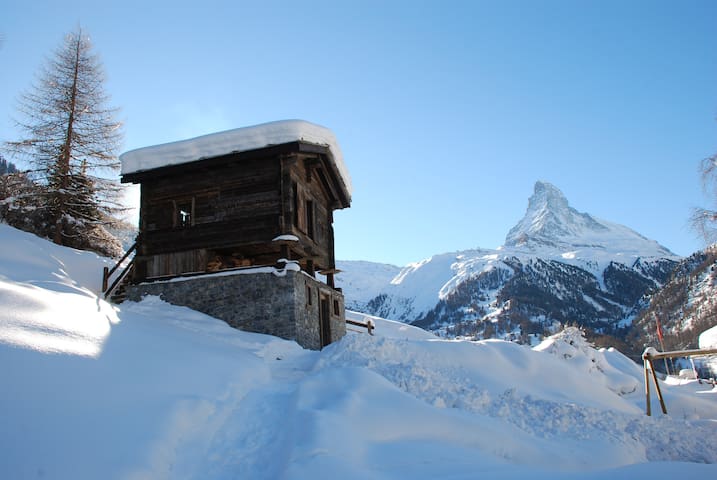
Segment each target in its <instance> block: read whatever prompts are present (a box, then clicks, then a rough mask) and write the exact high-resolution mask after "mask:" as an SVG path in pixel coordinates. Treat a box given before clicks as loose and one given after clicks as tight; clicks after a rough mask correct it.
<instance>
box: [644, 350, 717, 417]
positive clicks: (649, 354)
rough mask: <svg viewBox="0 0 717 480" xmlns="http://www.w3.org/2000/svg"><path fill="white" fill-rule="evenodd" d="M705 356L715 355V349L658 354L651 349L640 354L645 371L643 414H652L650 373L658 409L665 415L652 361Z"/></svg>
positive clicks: (663, 400) (665, 410) (665, 411)
mask: <svg viewBox="0 0 717 480" xmlns="http://www.w3.org/2000/svg"><path fill="white" fill-rule="evenodd" d="M705 355H717V348H706V349H699V350H675V351H672V352H658V351H657V350H655V349H654V348H652V347H649V348H647V349H645V351H644V352H643V354H642V362H643V368H644V371H645V402H646V405H645V413H646V414H647V415H648V416H650V415H651V414H652V411H651V409H650V372H651V373H652V379H653V380H654V382H655V390H656V391H657V398H659V399H660V407H662V413H664V414H665V415H667V407H666V406H665V399H664V398H663V397H662V390H660V383H659V382H658V381H657V373H655V364H654V363H653V362H654V360H660V359H663V358H680V357H701V356H705Z"/></svg>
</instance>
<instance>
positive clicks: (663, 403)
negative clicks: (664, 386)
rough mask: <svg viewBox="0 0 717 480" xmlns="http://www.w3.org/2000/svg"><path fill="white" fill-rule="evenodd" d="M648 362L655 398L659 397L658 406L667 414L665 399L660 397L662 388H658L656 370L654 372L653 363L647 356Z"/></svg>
mask: <svg viewBox="0 0 717 480" xmlns="http://www.w3.org/2000/svg"><path fill="white" fill-rule="evenodd" d="M647 361H648V362H650V370H652V378H653V379H654V380H655V390H657V398H659V399H660V407H662V413H664V414H665V415H667V407H666V406H665V399H663V398H662V390H660V383H659V382H658V381H657V372H655V365H654V364H653V363H652V359H651V358H649V357H648V358H647Z"/></svg>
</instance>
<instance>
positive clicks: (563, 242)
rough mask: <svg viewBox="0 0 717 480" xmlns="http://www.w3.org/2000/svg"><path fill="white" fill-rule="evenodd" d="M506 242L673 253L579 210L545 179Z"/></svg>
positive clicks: (512, 244) (528, 246)
mask: <svg viewBox="0 0 717 480" xmlns="http://www.w3.org/2000/svg"><path fill="white" fill-rule="evenodd" d="M505 245H506V246H510V247H522V248H528V249H530V250H535V249H536V248H544V247H548V248H558V249H561V250H565V249H579V248H599V249H605V250H611V251H612V250H615V251H621V252H625V253H627V252H636V251H639V252H645V253H647V252H654V254H655V255H672V253H671V252H670V251H669V250H668V249H666V248H665V247H663V246H661V245H659V244H658V243H657V242H655V241H653V240H649V239H647V238H645V237H643V236H642V235H640V234H638V233H637V232H635V231H634V230H631V229H629V228H627V227H625V226H622V225H618V224H615V223H611V222H607V221H604V220H599V219H596V218H595V217H593V216H591V215H590V214H588V213H582V212H579V211H577V210H576V209H574V208H573V207H571V206H570V204H569V203H568V199H567V198H566V197H565V195H563V192H561V191H560V189H558V188H557V187H556V186H554V185H552V184H550V183H548V182H544V181H538V182H536V183H535V187H534V189H533V195H532V196H531V197H530V199H529V200H528V209H527V210H526V212H525V216H523V218H522V220H520V221H519V222H518V224H517V225H515V226H514V227H513V228H512V229H511V230H510V231H509V232H508V235H507V236H506V239H505Z"/></svg>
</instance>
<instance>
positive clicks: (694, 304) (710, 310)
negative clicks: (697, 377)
mask: <svg viewBox="0 0 717 480" xmlns="http://www.w3.org/2000/svg"><path fill="white" fill-rule="evenodd" d="M648 300H649V304H648V305H647V308H645V309H644V310H643V311H641V312H640V314H639V315H638V316H637V317H636V318H635V321H634V322H633V323H634V328H633V330H632V331H631V336H632V337H633V339H634V340H633V342H634V343H637V344H643V345H644V344H651V345H659V339H658V338H657V322H658V321H659V322H660V327H661V329H662V332H663V338H664V345H665V349H667V350H684V349H692V348H698V337H699V335H700V334H701V333H702V332H704V331H705V330H707V329H709V328H711V327H714V326H715V325H717V246H714V245H713V246H711V247H709V248H707V249H705V250H703V251H700V252H697V253H695V254H693V255H690V256H689V257H688V258H685V259H683V260H682V261H681V262H680V263H679V264H678V265H677V267H676V268H675V269H674V271H673V272H672V274H671V275H670V277H669V278H668V280H667V282H666V283H665V285H664V286H663V288H662V289H660V290H659V291H657V292H655V293H654V294H653V295H650V296H649V298H648Z"/></svg>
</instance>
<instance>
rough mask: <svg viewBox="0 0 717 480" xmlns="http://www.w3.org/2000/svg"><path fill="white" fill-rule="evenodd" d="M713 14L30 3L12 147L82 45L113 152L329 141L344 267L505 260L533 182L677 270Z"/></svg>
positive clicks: (0, 16)
mask: <svg viewBox="0 0 717 480" xmlns="http://www.w3.org/2000/svg"><path fill="white" fill-rule="evenodd" d="M715 24H717V2H714V1H709V0H706V1H684V2H674V1H644V2H643V1H627V0H626V1H609V0H608V1H604V0H602V1H581V0H571V1H551V0H545V1H528V0H525V1H507V2H498V1H495V2H483V1H447V0H444V1H420V0H419V1H405V2H403V1H393V2H392V1H372V0H368V1H336V0H335V1H271V0H269V1H261V2H259V1H252V2H246V1H241V0H238V1H232V2H222V1H211V0H207V1H202V2H191V3H182V2H177V1H173V2H168V1H167V2H164V1H154V2H135V1H124V2H116V3H115V4H112V3H109V2H96V1H87V2H79V1H67V2H50V1H34V2H27V1H22V2H18V1H15V0H9V1H8V0H5V2H3V6H2V7H0V38H2V44H1V46H0V70H1V71H2V74H0V141H5V140H12V139H15V138H16V137H17V135H18V133H17V132H16V131H15V130H14V128H13V123H12V118H13V117H14V116H16V111H15V106H16V99H17V97H18V96H19V95H20V94H21V93H22V92H23V91H25V90H27V89H28V88H29V86H30V84H31V83H32V81H33V79H34V78H35V76H36V74H37V73H38V72H39V70H40V68H41V66H42V65H43V63H44V59H45V58H47V57H48V56H49V55H50V54H51V52H52V51H54V49H56V48H57V47H58V46H59V45H60V43H61V41H62V38H63V36H64V35H65V34H66V33H68V32H69V31H71V30H73V29H74V28H75V27H76V26H77V25H81V26H82V28H83V29H84V30H86V31H87V32H88V33H89V34H90V35H91V37H92V41H93V44H94V46H95V50H96V52H97V53H99V54H100V56H101V58H102V61H103V63H104V67H105V70H106V73H107V77H108V81H107V85H106V86H107V90H108V92H109V93H110V95H111V97H112V105H114V106H117V107H120V108H121V113H120V119H121V120H123V121H124V123H125V129H124V130H125V143H124V149H123V150H130V149H134V148H139V147H143V146H148V145H154V144H158V143H164V142H170V141H174V140H181V139H185V138H190V137H194V136H198V135H202V134H206V133H211V132H216V131H220V130H226V129H231V128H237V127H242V126H248V125H255V124H258V123H263V122H267V121H273V120H280V119H290V118H301V119H304V120H308V121H311V122H314V123H318V124H321V125H324V126H326V127H328V128H330V129H332V130H333V131H334V133H335V134H336V136H337V138H338V140H339V143H340V146H341V148H342V150H343V153H344V157H345V160H346V164H347V166H348V168H349V170H350V172H351V176H352V180H353V184H354V197H353V204H352V207H351V208H350V209H348V210H344V211H340V212H337V213H336V216H335V220H336V222H335V228H336V251H337V258H340V259H350V260H359V259H360V260H371V261H378V262H385V263H393V264H397V265H404V264H406V263H409V262H413V261H419V260H421V259H423V258H427V257H429V256H431V255H433V254H437V253H443V252H448V251H455V250H462V249H468V248H476V247H483V248H495V247H498V246H499V245H501V244H502V243H503V241H504V239H505V235H506V234H507V232H508V230H509V229H510V228H511V227H512V226H513V225H515V224H516V223H517V222H518V221H519V220H520V218H521V217H522V216H523V213H524V212H525V208H526V207H527V200H528V197H529V196H530V194H531V193H532V189H533V185H534V183H535V181H536V180H545V181H548V182H551V183H553V184H554V185H556V186H557V187H558V188H560V189H561V190H562V191H563V192H564V193H565V195H566V196H567V198H568V200H569V201H570V204H571V205H572V206H573V207H575V208H576V209H578V210H579V211H584V212H588V213H590V214H592V215H594V216H596V217H599V218H603V219H605V220H610V221H613V222H617V223H621V224H624V225H627V226H629V227H631V228H633V229H635V230H637V231H638V232H639V233H641V234H643V235H644V236H646V237H649V238H652V239H655V240H657V241H659V242H660V243H662V244H663V245H665V246H666V247H668V248H670V249H671V250H673V251H674V252H675V253H677V254H680V255H689V254H690V253H692V252H693V251H695V250H697V249H699V248H701V247H702V246H703V244H702V241H701V239H699V238H698V237H697V236H696V234H695V233H694V232H693V231H692V230H691V229H690V227H689V225H688V219H689V215H690V211H691V208H693V207H695V206H711V202H710V197H708V196H705V195H704V193H703V192H702V189H701V184H700V179H699V174H698V166H699V162H700V161H701V160H702V159H703V158H705V157H707V156H709V155H712V154H714V153H715V152H717V55H715V51H717V29H716V28H715V27H714V26H715Z"/></svg>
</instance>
